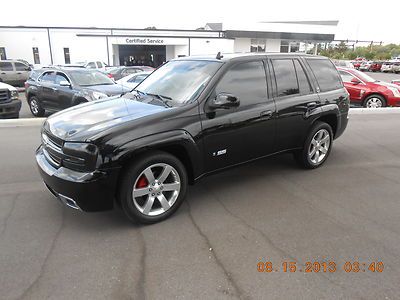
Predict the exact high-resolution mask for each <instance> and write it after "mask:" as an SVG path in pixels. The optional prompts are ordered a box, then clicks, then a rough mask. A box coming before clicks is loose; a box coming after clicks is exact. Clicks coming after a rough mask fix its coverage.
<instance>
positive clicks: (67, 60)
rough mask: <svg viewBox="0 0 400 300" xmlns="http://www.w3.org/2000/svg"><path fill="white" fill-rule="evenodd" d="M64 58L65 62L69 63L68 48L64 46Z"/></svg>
mask: <svg viewBox="0 0 400 300" xmlns="http://www.w3.org/2000/svg"><path fill="white" fill-rule="evenodd" d="M64 60H65V63H66V64H70V63H71V57H70V56H69V48H64Z"/></svg>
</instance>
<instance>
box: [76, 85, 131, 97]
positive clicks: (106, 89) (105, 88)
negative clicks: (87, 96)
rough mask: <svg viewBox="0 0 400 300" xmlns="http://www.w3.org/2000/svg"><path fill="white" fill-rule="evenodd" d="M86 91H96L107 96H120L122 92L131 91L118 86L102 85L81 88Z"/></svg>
mask: <svg viewBox="0 0 400 300" xmlns="http://www.w3.org/2000/svg"><path fill="white" fill-rule="evenodd" d="M83 88H84V89H86V90H91V91H96V92H100V93H104V94H106V95H108V96H114V95H120V94H122V93H124V92H128V91H130V90H131V89H130V88H127V87H125V86H122V85H120V84H102V85H92V86H85V87H83Z"/></svg>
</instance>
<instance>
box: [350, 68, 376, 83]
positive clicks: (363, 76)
mask: <svg viewBox="0 0 400 300" xmlns="http://www.w3.org/2000/svg"><path fill="white" fill-rule="evenodd" d="M353 72H354V74H356V75H357V77H358V78H360V79H361V80H362V81H365V82H375V81H377V80H376V79H374V78H372V77H371V76H368V75H367V74H365V73H363V72H360V71H357V70H354V71H353Z"/></svg>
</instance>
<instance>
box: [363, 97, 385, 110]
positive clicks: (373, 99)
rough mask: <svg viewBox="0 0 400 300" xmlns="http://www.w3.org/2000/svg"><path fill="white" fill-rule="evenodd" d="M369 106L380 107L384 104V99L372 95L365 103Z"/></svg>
mask: <svg viewBox="0 0 400 300" xmlns="http://www.w3.org/2000/svg"><path fill="white" fill-rule="evenodd" d="M365 106H366V107H368V108H379V107H382V106H383V103H382V100H381V99H379V98H378V97H371V98H369V99H368V100H367V103H366V105H365Z"/></svg>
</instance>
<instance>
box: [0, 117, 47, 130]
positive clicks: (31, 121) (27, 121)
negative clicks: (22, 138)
mask: <svg viewBox="0 0 400 300" xmlns="http://www.w3.org/2000/svg"><path fill="white" fill-rule="evenodd" d="M45 120H46V118H22V119H8V120H0V128H1V127H26V126H40V125H42V124H43V122H44V121H45Z"/></svg>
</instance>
